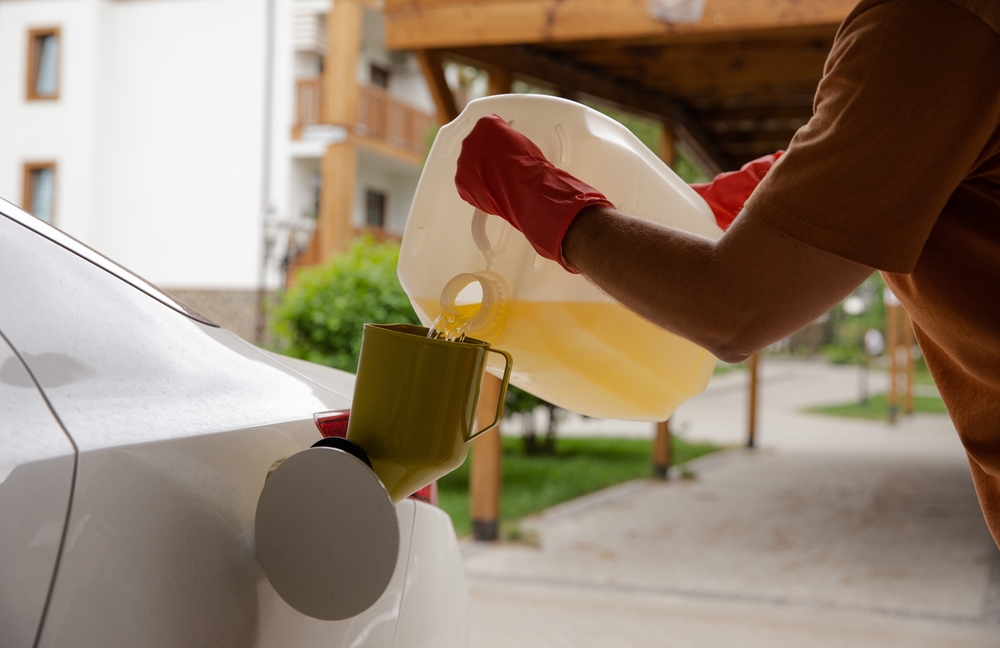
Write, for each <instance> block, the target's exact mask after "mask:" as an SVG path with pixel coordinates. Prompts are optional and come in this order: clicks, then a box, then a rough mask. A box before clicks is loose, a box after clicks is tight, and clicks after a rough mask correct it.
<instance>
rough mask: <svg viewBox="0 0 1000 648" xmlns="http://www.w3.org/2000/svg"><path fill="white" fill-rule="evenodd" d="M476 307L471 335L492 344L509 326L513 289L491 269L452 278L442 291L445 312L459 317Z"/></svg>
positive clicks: (470, 328)
mask: <svg viewBox="0 0 1000 648" xmlns="http://www.w3.org/2000/svg"><path fill="white" fill-rule="evenodd" d="M476 304H478V308H476V310H475V314H474V315H473V316H472V318H471V319H470V320H469V327H468V334H469V335H471V336H473V337H476V338H479V339H481V340H484V341H486V342H492V341H494V340H496V339H497V338H498V337H499V336H500V334H501V333H503V330H504V328H505V327H506V325H507V315H508V310H509V306H510V289H509V287H508V286H507V282H506V281H504V278H503V277H501V276H500V275H498V274H497V273H495V272H493V271H490V270H484V271H482V272H474V273H473V272H463V273H460V274H457V275H455V276H454V277H452V278H451V280H450V281H448V283H447V284H445V286H444V289H443V290H442V291H441V311H442V312H446V313H453V314H457V310H458V309H459V308H463V307H468V306H473V307H474V306H475V305H476Z"/></svg>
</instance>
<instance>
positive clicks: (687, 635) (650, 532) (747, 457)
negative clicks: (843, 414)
mask: <svg viewBox="0 0 1000 648" xmlns="http://www.w3.org/2000/svg"><path fill="white" fill-rule="evenodd" d="M745 380H746V378H745V376H743V375H740V374H729V375H725V376H721V377H720V378H719V379H718V380H717V381H715V382H713V385H712V386H710V388H709V389H708V390H707V391H706V393H705V394H703V395H702V396H700V397H698V398H697V399H694V400H693V401H692V402H690V403H688V404H686V405H685V406H684V407H683V408H681V410H680V411H679V412H678V414H677V417H676V421H677V423H678V425H679V426H681V427H682V428H685V427H686V432H685V434H686V436H688V437H689V438H708V439H712V440H714V441H716V442H719V443H723V444H732V445H737V444H741V443H742V442H743V427H744V423H743V418H744V412H745V409H744V398H745V389H744V388H743V386H744V383H745ZM856 394H857V378H856V373H855V370H854V369H852V368H835V367H828V366H826V365H824V364H822V363H816V362H802V361H770V362H768V363H767V364H766V366H765V371H764V384H763V411H762V417H761V428H760V429H761V433H760V438H759V440H760V442H761V445H760V447H759V448H758V449H757V450H755V451H752V452H747V451H744V450H741V449H732V450H728V451H726V452H722V453H718V454H716V455H712V456H709V457H706V458H704V459H701V460H698V461H697V462H693V464H694V465H693V466H692V467H693V469H694V471H695V472H696V474H697V479H695V480H693V481H683V482H679V481H675V482H671V483H658V482H652V481H639V482H632V483H629V484H623V485H621V486H618V487H616V488H612V489H609V490H607V491H603V492H601V493H596V494H593V495H591V496H588V497H585V498H581V499H580V500H576V501H573V502H569V503H566V504H564V505H561V506H559V507H555V508H553V509H550V510H549V511H547V512H546V513H545V514H544V515H542V516H539V517H537V518H535V519H533V520H530V521H529V522H528V523H527V524H526V526H529V527H530V528H532V529H533V530H534V531H535V533H537V536H538V540H539V546H538V547H530V546H525V545H498V546H489V545H477V544H469V545H466V547H465V548H464V553H465V563H466V570H467V576H468V582H469V591H470V597H471V621H472V645H473V647H474V648H492V647H494V646H497V647H499V646H503V647H510V646H517V647H518V648H530V647H534V646H544V647H546V648H548V647H553V648H555V647H561V646H567V647H569V646H572V647H573V648H588V647H590V646H594V647H601V648H618V647H622V648H624V647H633V646H635V647H639V646H699V647H701V646H704V647H715V646H740V647H741V648H747V647H753V646H768V647H782V646H796V647H797V646H848V645H849V646H873V647H874V646H879V647H882V646H900V647H903V646H905V647H907V648H909V647H915V646H928V647H930V646H934V647H937V646H1000V551H998V550H997V549H996V547H995V545H994V544H993V542H992V539H991V538H990V536H989V533H988V532H987V530H986V526H985V523H984V522H983V520H982V514H981V513H980V511H979V508H978V504H977V502H976V499H975V493H974V491H973V489H972V484H971V480H970V478H969V471H968V466H967V464H966V462H965V455H964V452H963V450H962V448H961V445H960V444H959V443H958V441H957V438H956V437H955V432H954V430H953V428H952V427H951V425H950V423H949V422H948V419H947V418H946V417H941V416H918V417H915V418H911V419H908V420H906V421H904V422H903V423H901V424H900V425H897V426H895V427H890V426H888V425H886V424H880V423H872V422H863V421H851V420H846V419H838V418H827V417H817V416H810V415H804V414H800V413H798V410H799V409H800V408H802V407H804V406H807V405H813V404H822V403H829V402H837V401H846V400H849V399H851V398H852V397H855V396H856ZM588 425H593V423H588ZM618 429H619V430H620V433H623V434H637V433H642V431H643V429H646V430H648V426H645V428H643V427H639V426H637V427H634V428H633V429H630V428H629V426H628V425H619V426H618ZM577 433H581V432H580V431H579V430H578V431H577Z"/></svg>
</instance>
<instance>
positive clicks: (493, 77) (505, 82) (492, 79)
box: [487, 68, 514, 95]
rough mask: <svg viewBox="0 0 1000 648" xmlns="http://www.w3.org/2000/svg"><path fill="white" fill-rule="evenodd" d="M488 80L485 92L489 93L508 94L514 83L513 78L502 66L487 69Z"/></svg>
mask: <svg viewBox="0 0 1000 648" xmlns="http://www.w3.org/2000/svg"><path fill="white" fill-rule="evenodd" d="M487 74H489V80H488V81H487V92H488V93H489V94H491V95H498V94H508V93H509V92H510V90H511V87H512V86H513V83H514V78H513V77H512V76H511V74H510V72H509V71H508V70H504V69H503V68H491V69H490V70H488V71H487Z"/></svg>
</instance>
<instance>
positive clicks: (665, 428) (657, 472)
mask: <svg viewBox="0 0 1000 648" xmlns="http://www.w3.org/2000/svg"><path fill="white" fill-rule="evenodd" d="M670 442H671V435H670V419H667V420H666V421H661V422H659V423H657V424H656V436H655V437H654V438H653V476H654V477H658V478H659V479H670V466H671V465H672V464H673V462H674V457H673V454H674V453H673V448H672V447H671V443H670Z"/></svg>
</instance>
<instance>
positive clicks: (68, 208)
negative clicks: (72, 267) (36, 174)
mask: <svg viewBox="0 0 1000 648" xmlns="http://www.w3.org/2000/svg"><path fill="white" fill-rule="evenodd" d="M102 4H103V3H102V2H100V1H99V0H74V1H67V0H40V1H34V0H32V1H29V0H18V1H14V2H11V1H7V2H2V3H0V88H3V92H2V93H0V196H3V197H4V198H6V199H8V200H10V201H11V202H13V203H15V204H19V205H20V204H21V202H22V198H23V196H22V191H23V165H24V163H25V162H36V161H55V162H56V193H55V214H54V223H55V225H56V226H58V227H60V228H62V229H64V230H66V231H67V232H69V233H70V234H72V235H74V236H76V237H78V238H81V239H83V240H84V241H87V242H90V241H91V240H92V238H93V237H92V236H91V226H92V222H91V221H92V214H91V212H92V205H93V204H94V200H95V198H94V191H93V187H94V177H95V172H96V171H95V168H94V164H93V158H94V153H95V142H96V133H95V132H94V124H95V122H96V112H97V103H98V97H97V86H96V84H95V82H94V80H95V79H96V77H97V74H98V43H99V38H98V34H99V29H100V19H101V9H102ZM42 27H59V28H60V29H61V34H60V43H59V46H60V52H59V98H58V99H57V100H54V101H28V100H27V99H26V97H25V87H26V83H27V79H26V75H27V67H28V64H27V52H28V30H29V29H32V28H42ZM22 206H23V205H22Z"/></svg>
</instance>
